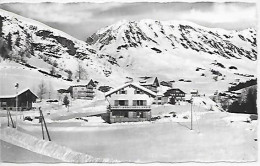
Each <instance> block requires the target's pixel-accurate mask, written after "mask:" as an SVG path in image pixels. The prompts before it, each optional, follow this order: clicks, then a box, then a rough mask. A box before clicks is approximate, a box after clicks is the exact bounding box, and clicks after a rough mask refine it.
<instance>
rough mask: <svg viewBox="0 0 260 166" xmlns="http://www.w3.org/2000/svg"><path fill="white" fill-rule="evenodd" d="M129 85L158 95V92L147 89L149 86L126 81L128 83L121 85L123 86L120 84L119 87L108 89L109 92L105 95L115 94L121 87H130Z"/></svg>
mask: <svg viewBox="0 0 260 166" xmlns="http://www.w3.org/2000/svg"><path fill="white" fill-rule="evenodd" d="M129 85H132V86H134V87H136V88H138V89H140V90H142V91H145V92H147V93H149V94H151V95H152V96H156V93H154V92H153V91H151V90H149V89H147V88H145V87H143V86H141V85H138V84H136V83H126V84H124V85H121V86H119V87H117V88H114V89H112V90H110V91H108V92H107V93H105V96H106V97H107V96H109V95H111V94H113V93H115V92H117V91H119V90H120V89H123V88H125V87H128V86H129Z"/></svg>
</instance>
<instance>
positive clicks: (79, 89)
mask: <svg viewBox="0 0 260 166" xmlns="http://www.w3.org/2000/svg"><path fill="white" fill-rule="evenodd" d="M95 87H96V85H95V84H94V82H93V80H92V79H91V80H90V81H89V83H88V84H87V85H73V86H70V87H69V88H68V92H69V93H70V95H71V97H72V98H74V99H86V100H92V99H93V98H94V96H95V92H94V88H95Z"/></svg>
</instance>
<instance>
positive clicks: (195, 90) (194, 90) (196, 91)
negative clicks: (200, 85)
mask: <svg viewBox="0 0 260 166" xmlns="http://www.w3.org/2000/svg"><path fill="white" fill-rule="evenodd" d="M190 93H198V89H192V90H190Z"/></svg>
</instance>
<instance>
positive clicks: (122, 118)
mask: <svg viewBox="0 0 260 166" xmlns="http://www.w3.org/2000/svg"><path fill="white" fill-rule="evenodd" d="M105 97H106V99H107V101H108V102H109V122H110V123H116V122H138V121H147V120H148V121H149V120H151V104H152V102H153V100H154V98H155V97H156V93H154V92H153V91H151V90H149V89H147V88H144V87H142V86H140V85H138V84H134V83H127V84H125V85H123V86H121V87H118V88H115V89H112V90H110V91H109V92H107V93H106V95H105Z"/></svg>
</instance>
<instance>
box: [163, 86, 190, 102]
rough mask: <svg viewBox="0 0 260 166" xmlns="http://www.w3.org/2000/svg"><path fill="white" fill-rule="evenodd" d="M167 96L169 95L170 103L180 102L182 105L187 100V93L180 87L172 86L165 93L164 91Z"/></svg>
mask: <svg viewBox="0 0 260 166" xmlns="http://www.w3.org/2000/svg"><path fill="white" fill-rule="evenodd" d="M164 96H165V97H168V102H169V103H170V104H178V105H181V104H183V103H184V102H185V93H184V92H183V91H182V90H180V89H178V88H171V89H168V90H167V91H166V92H165V93H164Z"/></svg>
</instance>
